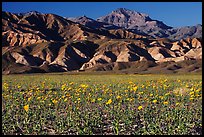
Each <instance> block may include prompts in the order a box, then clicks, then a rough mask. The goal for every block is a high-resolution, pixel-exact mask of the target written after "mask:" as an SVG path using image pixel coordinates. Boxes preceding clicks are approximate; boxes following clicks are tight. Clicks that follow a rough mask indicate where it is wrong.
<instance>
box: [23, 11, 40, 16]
mask: <svg viewBox="0 0 204 137" xmlns="http://www.w3.org/2000/svg"><path fill="white" fill-rule="evenodd" d="M41 14H42V13H41V12H38V11H35V10H33V11H29V12H26V13H21V15H41Z"/></svg>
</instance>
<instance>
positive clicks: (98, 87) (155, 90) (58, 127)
mask: <svg viewBox="0 0 204 137" xmlns="http://www.w3.org/2000/svg"><path fill="white" fill-rule="evenodd" d="M2 132H3V134H13V135H17V134H25V135H43V134H45V135H51V134H54V135H55V134H65V135H71V134H72V135H80V134H82V135H86V134H88V135H110V134H114V135H118V134H119V135H123V134H124V135H131V134H133V135H175V134H179V135H180V134H187V135H188V134H202V75H196V74H189V75H181V74H180V75H178V74H177V75H176V74H173V75H150V74H145V75H138V74H136V75H130V74H128V75H122V74H121V75H116V74H113V75H105V74H103V75H73V74H72V75H68V74H67V75H63V74H32V75H3V76H2Z"/></svg>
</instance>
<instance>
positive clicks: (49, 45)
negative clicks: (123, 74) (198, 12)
mask: <svg viewBox="0 0 204 137" xmlns="http://www.w3.org/2000/svg"><path fill="white" fill-rule="evenodd" d="M120 10H121V11H120V12H119V11H117V12H118V14H124V13H125V11H124V10H125V9H120ZM114 14H116V13H115V12H114ZM118 14H117V16H119V15H118ZM131 14H132V15H134V16H135V17H136V16H138V19H139V17H140V16H141V18H144V20H143V21H149V22H152V21H153V22H154V21H155V20H152V19H151V18H150V17H149V16H148V15H145V14H139V13H137V12H131V11H129V13H128V14H127V15H126V16H129V15H131ZM137 14H138V15H137ZM124 16H125V15H124ZM132 20H133V19H132ZM156 22H157V21H156ZM159 23H160V24H162V26H163V27H161V26H160V25H158V24H159ZM159 23H158V24H157V23H156V25H153V26H155V28H158V27H159V28H160V29H162V30H164V31H169V32H170V30H171V31H175V30H174V28H171V27H168V26H165V24H164V25H163V23H161V22H159ZM147 24H148V23H147ZM153 24H154V23H153ZM107 26H109V27H107ZM115 26H116V25H114V24H109V23H104V22H99V21H95V20H93V19H91V18H88V17H86V16H82V17H79V18H75V19H73V18H72V19H69V18H68V19H67V18H64V17H61V16H59V15H55V14H43V13H39V12H37V11H31V12H28V13H23V14H14V13H10V12H4V11H3V12H2V73H3V74H13V73H36V72H43V73H44V72H66V71H77V70H78V71H106V70H111V71H131V72H132V73H141V72H142V73H151V72H156V71H158V70H159V68H160V69H161V70H163V72H168V73H170V72H172V73H175V72H181V71H183V70H185V72H196V71H201V70H202V63H201V62H202V39H201V38H200V37H199V33H200V29H202V26H201V25H198V26H197V27H198V28H200V29H196V28H197V27H196V28H194V27H188V29H185V27H184V28H180V29H179V32H180V35H178V36H176V35H175V37H174V36H173V35H172V38H175V39H176V38H180V37H181V34H182V33H184V32H185V33H188V34H189V35H192V33H193V34H196V35H197V36H198V37H195V38H191V37H188V38H185V39H179V40H172V39H169V38H156V39H155V38H153V37H152V36H149V34H148V35H147V34H146V35H142V34H141V33H136V32H133V31H131V30H130V29H126V28H124V27H123V26H118V27H115ZM130 26H131V25H130ZM132 26H133V25H132ZM133 28H134V27H132V29H133ZM176 30H177V29H176ZM172 33H173V32H172ZM170 62H171V63H170Z"/></svg>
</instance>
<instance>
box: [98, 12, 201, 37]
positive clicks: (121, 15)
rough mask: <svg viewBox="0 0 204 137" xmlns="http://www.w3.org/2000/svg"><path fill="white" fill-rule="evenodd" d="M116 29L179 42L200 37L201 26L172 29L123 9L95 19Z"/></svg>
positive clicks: (144, 15)
mask: <svg viewBox="0 0 204 137" xmlns="http://www.w3.org/2000/svg"><path fill="white" fill-rule="evenodd" d="M97 21H99V22H105V23H108V24H112V25H115V26H118V27H122V28H125V29H128V30H131V31H132V32H135V33H140V34H143V35H146V36H152V37H153V38H169V39H172V40H180V39H183V38H187V37H191V38H193V37H202V26H201V25H197V26H192V27H188V26H187V27H181V28H173V27H171V26H168V25H166V24H164V23H163V22H162V21H158V20H154V19H151V18H150V17H149V15H147V14H143V13H139V12H136V11H132V10H129V9H125V8H118V9H116V10H115V11H112V12H111V13H110V14H108V15H106V16H103V17H100V18H98V19H97Z"/></svg>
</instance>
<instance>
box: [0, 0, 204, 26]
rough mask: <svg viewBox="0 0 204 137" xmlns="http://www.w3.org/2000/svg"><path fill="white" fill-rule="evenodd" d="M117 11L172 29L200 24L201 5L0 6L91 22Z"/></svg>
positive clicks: (36, 3)
mask: <svg viewBox="0 0 204 137" xmlns="http://www.w3.org/2000/svg"><path fill="white" fill-rule="evenodd" d="M117 8H126V9H129V10H134V11H137V12H141V13H145V14H148V15H149V16H150V18H152V19H156V20H159V21H163V22H164V23H165V24H166V25H168V26H172V27H182V26H193V25H197V24H202V2H2V10H3V11H8V12H12V13H25V12H29V11H38V12H42V13H53V14H57V15H60V16H62V17H79V16H83V15H86V16H87V17H90V18H92V19H97V18H99V17H101V16H104V15H107V14H109V13H111V11H113V10H116V9H117Z"/></svg>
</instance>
